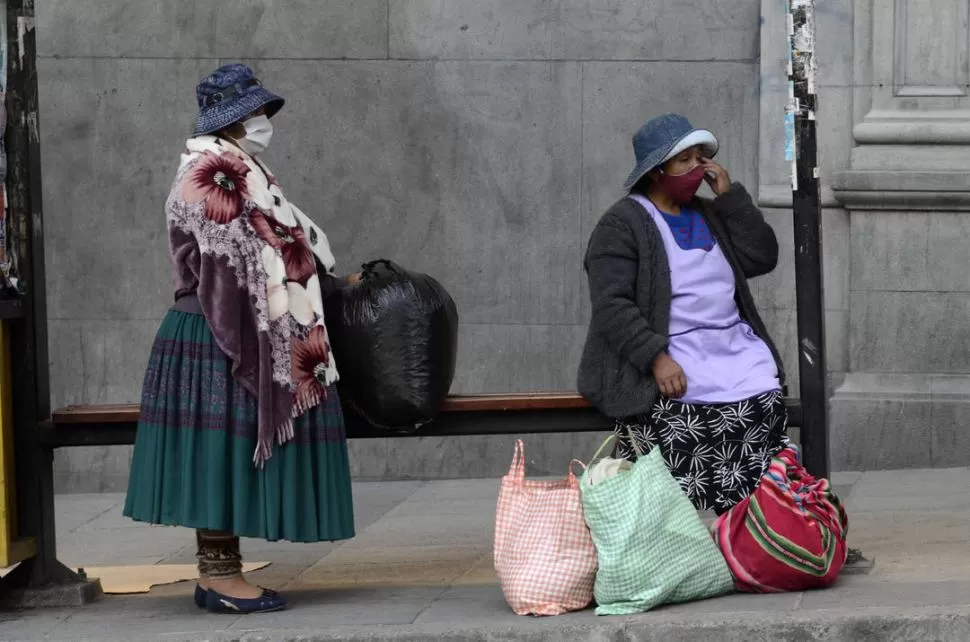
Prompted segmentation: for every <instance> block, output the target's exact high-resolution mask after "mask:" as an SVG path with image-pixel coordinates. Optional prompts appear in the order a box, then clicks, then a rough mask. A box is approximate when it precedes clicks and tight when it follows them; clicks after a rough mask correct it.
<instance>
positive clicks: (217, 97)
mask: <svg viewBox="0 0 970 642" xmlns="http://www.w3.org/2000/svg"><path fill="white" fill-rule="evenodd" d="M195 96H196V98H198V100H199V116H198V118H196V121H195V135H196V136H202V135H203V134H211V133H213V132H217V131H219V130H220V129H223V128H224V127H228V126H229V125H232V124H233V123H237V122H239V121H240V120H242V119H243V118H245V117H246V116H248V115H249V114H251V113H253V112H254V111H256V110H257V109H259V108H260V107H264V106H265V107H266V116H267V117H268V118H272V117H273V116H275V115H276V113H277V112H278V111H279V110H280V109H281V108H282V107H283V103H284V100H283V99H282V98H280V97H279V96H277V95H276V94H274V93H272V92H270V91H267V90H266V89H264V88H263V85H262V83H260V82H259V81H258V80H257V79H256V76H254V75H253V70H252V69H250V68H249V67H247V66H246V65H239V64H233V65H223V66H222V67H219V68H218V69H216V70H215V71H213V72H212V73H211V74H209V75H208V76H206V77H205V78H203V79H202V82H200V83H199V84H198V86H197V87H196V88H195Z"/></svg>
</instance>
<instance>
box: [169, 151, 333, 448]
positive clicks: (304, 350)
mask: <svg viewBox="0 0 970 642" xmlns="http://www.w3.org/2000/svg"><path fill="white" fill-rule="evenodd" d="M165 210H166V215H167V219H168V228H169V239H170V244H171V250H172V257H173V260H174V263H175V281H176V297H178V296H180V295H181V294H186V293H192V292H194V293H195V294H197V296H198V298H199V303H200V304H201V307H202V313H203V314H204V315H205V318H206V321H207V322H208V324H209V327H210V328H211V330H212V334H213V336H214V337H215V341H216V343H217V345H218V346H219V348H220V349H222V351H223V352H225V353H226V355H228V356H229V358H230V359H231V361H232V375H233V377H234V378H235V379H236V380H237V381H238V382H240V383H241V384H242V385H243V386H244V387H245V388H246V390H248V391H249V392H250V393H251V394H252V395H253V396H254V397H256V399H257V400H258V408H259V418H258V442H257V446H256V452H255V453H254V455H253V461H254V462H255V464H256V465H257V466H262V464H263V463H264V462H265V461H266V460H267V459H269V458H270V456H271V454H272V449H273V442H274V441H275V442H276V443H277V444H283V443H285V442H287V441H289V440H290V439H292V438H293V419H295V418H296V417H299V416H300V415H302V414H303V413H305V412H307V411H308V410H310V409H311V408H313V407H314V406H316V405H318V404H320V403H321V402H322V401H324V400H325V399H326V395H327V388H328V386H330V385H331V384H332V383H334V382H335V381H336V380H337V369H336V365H335V363H334V360H333V354H332V353H331V350H330V342H329V339H328V337H327V329H326V326H325V325H324V319H323V299H322V295H321V290H320V275H319V274H318V272H317V263H318V262H319V263H320V264H322V266H323V268H324V269H325V270H326V272H324V274H323V276H324V278H328V277H329V276H331V273H332V270H333V267H334V259H333V254H332V253H331V252H330V244H329V242H328V241H327V237H326V235H325V234H324V233H323V231H322V230H320V228H318V227H317V226H316V225H314V224H313V223H312V222H311V221H310V219H309V218H307V216H306V215H305V214H304V213H303V212H301V211H300V210H299V209H298V208H297V207H296V206H295V205H292V204H290V203H289V202H288V201H287V200H286V198H285V197H284V196H283V192H282V191H281V190H280V186H279V183H278V182H277V181H276V179H275V178H274V177H273V175H272V174H271V173H270V172H269V171H268V170H267V169H266V167H265V166H264V165H263V164H262V163H261V162H260V161H258V160H256V159H254V158H252V157H250V156H249V155H247V154H246V153H245V152H243V151H242V150H240V149H238V148H237V147H236V146H234V145H232V144H231V143H228V142H225V141H222V140H221V139H219V138H216V137H214V136H201V137H198V138H192V139H189V141H188V142H187V144H186V151H185V154H183V156H182V164H181V166H180V168H179V171H178V174H177V176H176V178H175V184H174V185H173V186H172V192H171V194H170V195H169V198H168V201H167V202H166V205H165Z"/></svg>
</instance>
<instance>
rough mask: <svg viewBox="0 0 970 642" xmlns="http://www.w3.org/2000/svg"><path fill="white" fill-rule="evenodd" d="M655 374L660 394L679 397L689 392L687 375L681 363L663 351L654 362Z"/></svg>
mask: <svg viewBox="0 0 970 642" xmlns="http://www.w3.org/2000/svg"><path fill="white" fill-rule="evenodd" d="M653 376H654V378H655V379H656V380H657V386H658V387H659V388H660V394H662V395H663V396H664V397H671V398H674V399H677V398H679V397H683V396H684V395H685V394H687V376H686V375H685V374H684V370H683V368H681V367H680V364H679V363H677V362H676V361H674V360H673V359H671V358H670V355H669V354H667V353H666V352H661V353H660V355H659V356H658V357H657V358H656V359H654V362H653Z"/></svg>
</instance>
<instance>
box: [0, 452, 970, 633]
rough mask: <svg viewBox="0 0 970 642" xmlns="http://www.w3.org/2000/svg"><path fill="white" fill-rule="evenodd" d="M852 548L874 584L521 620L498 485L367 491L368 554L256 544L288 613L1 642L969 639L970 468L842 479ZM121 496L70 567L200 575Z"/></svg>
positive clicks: (67, 527) (61, 500) (189, 549)
mask: <svg viewBox="0 0 970 642" xmlns="http://www.w3.org/2000/svg"><path fill="white" fill-rule="evenodd" d="M833 482H834V483H835V486H836V490H837V491H838V492H839V494H840V496H841V497H842V498H843V500H844V501H845V503H846V505H847V509H848V512H849V519H850V544H851V545H852V546H854V547H859V548H862V549H863V551H864V552H865V554H866V555H867V556H870V557H875V558H876V566H875V569H874V570H873V571H872V572H871V573H870V574H869V575H860V576H844V577H843V578H842V579H840V581H839V583H838V584H837V585H836V586H835V587H833V588H831V589H828V590H826V591H818V592H810V593H793V594H784V595H766V596H765V595H731V596H727V597H723V598H719V599H715V600H709V601H705V602H696V603H692V604H684V605H678V606H673V607H667V608H662V609H658V610H656V611H653V612H650V613H647V614H643V615H639V616H633V617H619V618H610V617H597V616H596V615H594V614H593V613H592V611H584V612H581V613H574V614H569V615H564V616H559V617H553V618H528V617H518V616H515V615H514V614H512V612H511V611H510V610H509V608H508V606H507V605H506V604H505V601H504V600H503V598H502V593H501V590H500V589H499V587H498V584H497V582H496V579H495V574H494V571H493V570H492V561H491V540H492V527H493V522H494V513H495V499H496V495H497V492H498V480H495V479H487V480H461V481H436V482H381V483H359V484H356V485H355V488H354V491H355V504H356V510H357V532H358V535H357V537H356V538H355V539H352V540H349V541H347V542H343V543H337V544H329V543H325V544H290V543H282V542H280V543H276V544H272V543H267V542H262V541H258V540H246V541H244V542H243V550H244V553H245V555H246V556H247V559H248V560H250V561H271V562H272V565H271V566H269V567H268V568H266V569H264V570H261V571H257V572H255V573H254V574H253V577H254V579H255V580H256V581H258V582H259V583H260V584H262V585H264V586H269V587H273V588H281V589H285V590H286V592H287V594H288V596H289V597H290V599H291V609H290V610H289V611H285V612H281V613H276V614H266V615H251V616H225V615H210V614H208V613H206V612H204V611H199V610H197V609H196V608H195V607H194V606H193V604H192V602H191V594H192V590H193V588H194V585H193V584H192V583H190V582H185V583H181V584H175V585H169V586H163V587H157V588H155V589H153V590H152V591H151V593H149V594H144V595H127V596H106V597H104V598H103V599H101V600H100V601H98V602H97V603H95V604H92V605H89V606H86V607H81V608H78V609H63V610H60V609H59V610H36V611H16V612H0V640H4V641H6V640H139V641H141V640H167V641H176V640H193V641H194V640H212V641H229V640H246V641H253V642H255V641H263V640H265V641H271V640H272V641H277V640H301V641H306V642H309V641H312V640H342V641H347V642H357V641H360V642H364V641H368V642H370V641H377V640H394V641H400V642H405V641H407V642H419V641H420V642H424V641H427V640H452V641H458V640H481V641H486V640H488V641H491V640H503V641H510V640H529V641H530V642H539V641H542V642H545V641H549V642H563V641H573V640H577V641H578V640H596V641H607V640H610V641H612V640H623V641H627V640H642V641H653V640H656V641H658V642H659V641H661V640H663V641H665V642H677V641H681V640H725V641H738V642H741V641H743V642H751V641H754V640H798V641H809V640H826V641H831V640H846V641H849V640H851V641H852V642H858V641H860V640H878V641H880V642H882V641H886V640H900V641H901V640H919V641H920V642H925V641H933V640H960V641H965V640H970V468H961V469H948V470H910V471H878V472H868V473H862V474H858V473H849V474H836V475H835V476H834V479H833ZM123 499H124V498H123V497H122V496H120V495H65V496H60V497H58V500H57V519H58V524H57V526H58V533H59V540H58V546H59V551H60V558H61V560H62V561H64V562H65V563H67V564H69V565H73V566H82V567H95V566H118V565H144V564H166V563H169V564H174V563H179V564H187V563H193V562H194V556H193V553H194V545H195V541H194V536H193V534H192V532H191V531H189V530H187V529H181V528H164V527H148V526H143V525H138V524H135V523H133V522H130V521H128V520H126V519H125V518H123V517H122V516H121V505H122V502H123Z"/></svg>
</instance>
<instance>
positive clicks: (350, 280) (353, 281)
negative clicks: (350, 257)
mask: <svg viewBox="0 0 970 642" xmlns="http://www.w3.org/2000/svg"><path fill="white" fill-rule="evenodd" d="M362 277H363V274H362V273H360V272H357V273H356V274H351V275H350V276H348V277H347V285H357V284H358V283H360V280H361V278H362Z"/></svg>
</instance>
